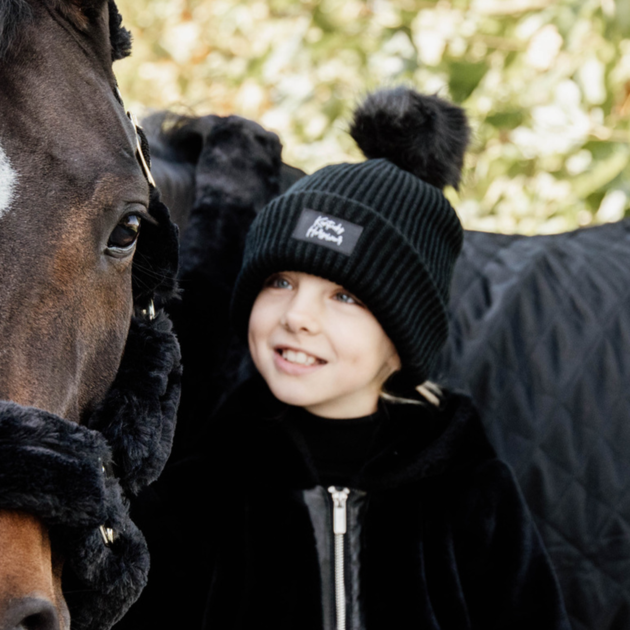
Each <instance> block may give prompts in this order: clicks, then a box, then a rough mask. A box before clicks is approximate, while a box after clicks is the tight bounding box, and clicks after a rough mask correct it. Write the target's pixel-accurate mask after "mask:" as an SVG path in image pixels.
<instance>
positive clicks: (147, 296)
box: [0, 94, 181, 630]
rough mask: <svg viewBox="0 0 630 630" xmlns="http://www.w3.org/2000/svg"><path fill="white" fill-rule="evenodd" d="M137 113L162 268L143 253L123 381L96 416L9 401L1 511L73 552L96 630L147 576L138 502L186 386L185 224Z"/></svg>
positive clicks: (168, 440)
mask: <svg viewBox="0 0 630 630" xmlns="http://www.w3.org/2000/svg"><path fill="white" fill-rule="evenodd" d="M117 96H118V99H119V100H120V102H121V103H122V99H120V97H119V96H120V95H119V94H117ZM129 118H130V120H131V122H132V124H133V125H134V129H135V133H136V157H137V159H138V162H139V163H140V166H141V168H142V171H143V173H144V176H145V177H146V179H147V182H148V183H149V191H150V202H149V213H150V214H151V216H152V217H153V218H154V219H155V225H153V224H150V223H147V225H146V226H143V230H142V235H141V237H140V238H139V239H138V243H137V249H136V254H135V255H136V257H137V256H138V255H139V254H140V255H141V256H142V257H143V261H144V263H147V261H148V266H149V267H150V274H147V275H144V276H142V274H143V267H142V266H138V267H137V268H136V266H135V259H134V270H133V277H134V281H133V282H132V286H133V293H134V296H133V297H134V307H135V313H136V316H134V317H132V320H131V323H130V328H129V334H128V337H127V342H126V345H125V349H124V352H123V356H122V360H121V363H120V367H119V370H118V373H117V375H116V377H115V379H114V382H113V383H112V385H111V386H110V388H109V390H108V392H107V394H106V396H105V398H104V399H103V400H102V401H101V402H100V403H99V404H98V406H97V407H96V408H95V410H94V411H93V413H92V414H91V415H90V417H89V418H88V420H87V422H86V423H85V425H78V424H75V423H73V422H70V421H68V420H65V419H64V418H61V417H59V416H56V415H55V414H51V413H48V412H46V411H43V410H41V409H36V408H33V407H24V406H21V405H18V404H16V403H13V402H9V401H0V509H7V510H22V511H26V512H29V513H31V514H34V515H35V516H37V517H39V518H40V519H41V520H42V522H43V523H44V524H45V525H46V526H47V527H48V530H49V533H50V537H51V541H52V542H53V544H54V545H56V546H57V547H58V548H59V549H60V550H61V552H62V554H63V555H64V557H65V558H66V562H65V565H64V575H63V580H62V581H63V585H62V586H63V590H64V596H65V598H66V603H67V604H68V608H69V610H70V616H71V619H72V627H73V628H81V629H84V630H86V629H89V630H107V629H108V628H110V627H111V626H112V625H113V624H114V623H115V622H116V621H117V620H118V619H119V618H120V617H122V616H123V615H124V613H125V612H126V611H127V609H128V608H129V606H130V605H131V604H132V603H133V602H134V601H135V600H136V599H137V597H138V596H139V595H140V592H141V591H142V589H143V588H144V585H145V584H146V580H147V576H148V569H149V558H148V550H147V546H146V542H145V541H144V537H143V536H142V533H141V532H140V531H139V530H138V528H137V527H136V526H135V525H134V523H133V522H132V520H131V519H130V517H129V499H130V498H131V497H133V496H135V495H137V494H138V493H139V492H140V491H141V490H142V489H143V488H144V487H146V486H147V485H148V484H150V483H151V482H152V481H154V480H155V479H156V478H157V477H158V475H159V474H160V472H161V471H162V469H163V467H164V465H165V463H166V460H167V458H168V455H169V454H170V449H171V445H172V440H173V433H174V429H175V417H176V412H177V406H178V403H179V394H180V387H181V365H180V359H181V355H180V351H179V344H178V343H177V339H176V338H175V335H174V333H173V331H172V325H171V322H170V320H169V318H168V316H167V315H166V313H165V312H164V310H163V306H164V304H165V303H166V302H167V301H168V300H169V299H170V298H171V297H173V296H174V295H175V294H176V290H177V289H176V273H177V264H178V238H177V237H178V230H177V226H175V225H174V224H173V223H172V222H171V220H170V216H169V212H168V209H167V208H166V206H164V204H163V203H162V202H161V200H160V195H159V192H158V190H157V188H156V185H155V181H154V179H153V177H152V175H151V169H150V157H149V154H148V143H147V142H146V138H144V134H143V132H142V129H141V127H140V126H139V125H138V123H137V121H136V119H135V117H134V116H133V115H131V114H130V115H129ZM145 227H146V230H145ZM145 232H146V235H145ZM143 236H144V237H145V238H144V239H143V238H142V237H143ZM145 266H146V264H145ZM136 275H137V276H141V277H140V278H139V279H138V280H137V281H136V277H135V276H136ZM16 462H20V466H17V467H16V466H15V463H16ZM66 584H69V587H68V588H67V587H66Z"/></svg>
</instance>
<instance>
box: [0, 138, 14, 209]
mask: <svg viewBox="0 0 630 630" xmlns="http://www.w3.org/2000/svg"><path fill="white" fill-rule="evenodd" d="M16 181H17V173H16V172H15V171H14V170H13V169H12V168H11V163H10V162H9V158H8V157H7V155H6V153H5V152H4V151H3V150H2V147H1V146H0V219H1V218H2V217H3V215H4V214H6V212H7V211H8V210H9V207H10V206H11V202H12V201H13V196H14V193H15V183H16Z"/></svg>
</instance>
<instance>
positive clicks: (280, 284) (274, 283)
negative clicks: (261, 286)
mask: <svg viewBox="0 0 630 630" xmlns="http://www.w3.org/2000/svg"><path fill="white" fill-rule="evenodd" d="M265 286H266V287H271V288H272V289H291V288H292V286H291V283H290V282H289V281H288V280H287V279H286V278H285V277H283V276H278V275H273V276H271V277H270V278H268V279H267V281H266V282H265Z"/></svg>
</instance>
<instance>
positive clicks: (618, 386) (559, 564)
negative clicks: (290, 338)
mask: <svg viewBox="0 0 630 630" xmlns="http://www.w3.org/2000/svg"><path fill="white" fill-rule="evenodd" d="M231 118H232V120H236V117H231ZM218 120H219V119H218V117H216V116H204V117H199V118H194V117H177V116H175V115H172V114H164V113H162V114H155V115H154V116H153V117H152V119H151V120H150V121H149V125H148V131H149V141H150V144H151V147H152V149H155V152H156V156H157V158H158V159H157V160H156V162H157V163H158V165H159V167H158V168H157V169H156V173H157V175H158V181H159V183H160V185H161V186H163V187H164V190H165V192H168V194H170V195H171V200H170V203H172V204H173V206H174V207H176V208H178V220H179V221H180V222H181V224H182V225H186V223H188V215H189V214H190V213H191V211H193V214H194V215H195V216H196V218H197V220H198V221H197V224H195V226H193V223H192V222H191V223H190V226H189V232H188V233H186V232H185V233H184V235H183V237H182V270H183V271H184V273H185V274H187V275H184V276H183V277H182V288H183V289H184V291H186V290H187V288H188V287H187V285H186V283H187V282H188V281H190V283H191V286H190V288H188V291H189V294H188V297H187V298H186V299H185V300H184V302H186V301H187V300H188V301H189V302H192V303H193V308H192V309H191V310H190V311H189V312H188V311H186V312H184V311H182V312H181V313H176V315H177V316H178V317H179V318H180V319H181V320H182V324H180V327H181V331H182V333H181V341H182V347H183V353H184V360H185V361H186V364H187V365H188V366H189V369H188V373H187V376H186V378H187V379H188V389H187V390H186V384H185V386H184V387H185V388H184V396H183V400H182V408H181V414H180V419H179V422H180V429H181V431H180V435H183V436H184V438H185V439H187V440H194V436H195V435H196V431H197V430H198V429H199V427H198V426H195V425H194V422H195V419H198V417H199V416H200V414H199V413H198V412H197V409H205V408H207V404H206V399H207V398H209V399H212V396H211V395H208V389H209V388H210V384H211V383H212V382H213V381H216V380H217V379H220V378H222V374H218V375H217V374H212V373H211V369H210V368H209V367H208V365H209V364H211V363H212V357H213V356H214V354H212V355H210V354H209V352H210V348H212V347H213V346H217V345H219V344H218V341H217V338H216V337H217V335H216V334H215V335H214V337H213V338H212V340H209V341H208V342H207V343H204V341H203V339H204V338H203V335H204V334H211V333H208V332H207V331H208V330H209V328H211V327H210V326H209V324H208V322H209V321H210V319H209V318H210V315H208V316H204V319H203V321H200V322H199V324H200V325H198V326H196V325H195V323H196V321H195V318H196V317H197V314H198V313H199V312H208V308H209V304H208V303H207V301H208V300H209V297H208V294H211V293H212V291H218V290H220V289H221V286H215V285H217V281H216V279H215V277H216V276H217V275H218V274H217V273H216V272H215V270H214V269H213V265H214V266H215V267H216V265H217V264H220V265H221V269H222V274H223V275H225V271H224V269H225V267H226V265H229V264H230V261H229V260H226V254H225V252H223V253H222V254H221V253H217V254H214V253H213V249H217V250H219V249H220V248H221V242H220V241H217V242H213V240H212V239H213V238H215V239H216V238H217V237H216V233H217V232H218V231H219V228H221V229H223V231H224V232H227V228H226V227H225V226H228V227H229V228H230V229H231V230H233V231H240V236H232V239H233V241H234V242H239V239H240V242H242V241H243V240H244V235H245V233H246V231H247V228H248V226H249V222H250V221H251V220H252V219H253V216H254V214H253V212H252V213H250V215H249V216H245V215H244V216H243V217H241V218H240V219H239V220H240V221H241V223H240V225H237V221H236V220H233V221H231V222H230V217H211V216H208V217H207V218H206V219H205V222H204V221H203V216H202V215H203V212H202V211H200V212H197V213H196V214H195V208H196V207H198V208H202V206H203V204H202V203H198V205H197V206H196V205H195V204H196V203H197V200H196V191H195V187H196V183H197V180H199V178H203V177H204V172H205V171H209V170H210V169H212V168H213V167H214V170H215V171H217V172H220V171H221V168H226V167H225V166H224V165H223V162H222V157H221V156H223V157H225V155H226V150H225V147H224V146H223V145H221V146H220V150H216V151H214V153H213V142H216V140H217V139H216V138H215V137H214V136H213V131H212V130H213V129H214V128H215V125H216V124H217V121H218ZM241 121H242V122H241V124H242V130H241V134H242V138H247V139H248V146H249V147H250V149H249V150H250V151H251V146H257V145H258V146H259V147H262V146H263V144H264V138H265V131H264V130H263V129H262V128H261V127H260V126H259V125H257V124H256V123H253V122H251V121H245V120H242V119H241ZM235 126H236V125H233V128H235ZM267 135H272V134H267ZM204 148H206V149H207V154H208V155H211V156H212V158H213V159H215V160H216V164H215V165H213V164H212V163H211V162H210V161H208V160H207V159H206V161H205V162H204V161H203V160H200V159H199V156H200V154H201V153H202V151H203V150H204ZM231 152H232V154H231V155H230V162H229V163H230V164H232V165H233V168H235V169H238V168H239V166H238V165H239V163H247V162H251V161H252V160H251V159H249V160H245V159H240V158H239V153H238V152H239V147H238V141H236V142H234V145H233V146H232V147H231ZM282 168H283V169H284V170H281V175H283V174H284V173H286V172H287V171H286V169H287V168H288V167H286V165H284V166H283V167H282ZM206 174H207V173H206ZM300 174H301V173H300V172H299V171H297V170H295V169H293V170H290V171H288V175H289V178H288V181H287V182H286V183H284V182H283V184H282V185H281V186H280V187H279V191H280V192H281V191H282V190H284V189H286V187H287V186H288V185H289V184H290V183H291V180H295V179H297V178H299V177H300ZM248 175H249V173H248V172H247V171H243V172H241V173H240V177H241V179H242V181H244V182H245V181H246V180H247V178H248ZM283 179H284V178H283ZM243 205H244V206H245V205H246V204H243ZM251 205H252V207H253V206H254V205H255V204H254V202H253V200H252V204H251ZM202 209H203V208H202ZM212 222H214V223H212ZM199 226H201V227H199ZM193 227H194V230H196V232H193V231H192V230H193ZM195 242H196V249H194V247H192V246H191V245H190V244H193V246H194V244H195ZM224 249H225V248H224ZM234 256H235V258H237V259H238V260H237V262H236V264H235V270H233V275H234V277H235V275H236V273H237V271H238V264H239V261H240V259H239V258H238V255H237V254H235V255H234ZM193 280H194V282H193ZM213 283H214V284H213ZM196 284H200V285H201V286H200V287H199V290H196V287H195V285H196ZM209 286H212V291H209V290H208V287H209ZM185 295H186V294H185ZM204 301H205V302H204ZM449 310H450V320H451V332H450V336H449V339H448V342H447V344H446V347H445V348H444V350H443V353H442V356H441V358H440V362H439V365H438V367H437V368H436V371H435V373H434V375H433V377H434V378H433V380H435V381H436V382H438V383H440V384H444V385H447V386H450V387H452V388H455V389H459V390H464V391H466V392H467V393H469V394H470V395H471V396H472V398H473V400H474V401H475V404H476V406H477V407H478V408H479V410H480V414H481V417H482V419H483V422H484V425H485V427H486V430H487V432H488V435H489V437H490V438H491V441H492V443H493V445H494V447H495V448H496V450H497V452H498V454H499V456H500V457H501V458H502V459H504V460H505V461H507V462H508V463H509V464H510V465H511V466H512V467H513V468H514V470H515V473H516V475H517V477H518V479H519V482H520V484H521V487H522V490H523V493H524V495H525V498H526V500H527V503H528V505H529V507H530V509H531V511H532V514H533V516H534V519H535V521H536V523H537V526H538V528H539V530H540V533H541V535H542V537H543V539H544V540H545V544H546V546H547V549H548V552H549V554H550V556H551V559H552V561H553V564H554V566H555V568H556V571H557V574H558V578H559V581H560V585H561V588H562V590H563V593H564V598H565V603H566V606H567V611H568V613H569V616H570V618H571V620H572V623H573V625H574V627H575V628H580V629H584V630H621V629H622V628H623V629H627V628H629V627H630V463H629V462H630V459H629V458H628V453H629V452H630V422H629V421H628V418H629V417H630V393H629V392H630V389H629V388H628V383H630V219H625V220H622V221H619V222H617V223H612V224H607V225H602V226H596V227H590V228H584V229H579V230H575V231H572V232H568V233H564V234H554V235H549V236H533V237H528V236H522V235H503V234H489V233H483V232H475V231H470V230H469V231H466V233H465V238H464V248H463V251H462V255H461V256H460V259H459V260H458V262H457V265H456V267H455V272H454V278H453V285H452V293H451V303H450V306H449ZM212 317H214V318H216V317H217V316H216V314H212ZM216 328H217V329H218V330H226V329H227V328H228V322H227V321H223V322H220V325H219V326H217V327H216ZM232 349H233V350H234V352H235V354H236V355H238V353H239V352H240V355H241V356H240V357H239V356H235V357H234V360H233V367H234V369H233V370H232V372H231V373H230V374H229V377H228V378H226V379H225V381H224V384H223V385H222V386H220V387H215V392H216V391H217V390H218V391H220V390H221V387H223V388H225V387H228V385H229V384H230V382H231V384H232V385H233V384H234V382H238V381H239V379H241V380H243V379H245V378H247V377H248V376H249V375H250V374H251V370H252V369H253V368H252V366H251V363H249V362H248V360H247V358H246V347H245V346H244V345H242V344H241V345H240V346H239V345H238V343H237V345H236V346H235V347H233V348H232ZM212 352H213V353H215V354H216V350H214V349H213V350H212ZM209 357H210V358H209ZM204 370H206V372H205V373H204ZM196 395H198V396H199V397H200V400H199V401H197V400H195V396H196ZM189 410H191V411H189Z"/></svg>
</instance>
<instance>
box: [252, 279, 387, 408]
mask: <svg viewBox="0 0 630 630" xmlns="http://www.w3.org/2000/svg"><path fill="white" fill-rule="evenodd" d="M249 349H250V352H251V354H252V358H253V360H254V363H255V364H256V367H257V368H258V371H259V372H260V373H261V375H262V376H263V378H264V379H265V381H266V382H267V385H268V386H269V389H270V390H271V391H272V393H273V394H274V396H275V397H276V398H278V400H281V401H282V402H285V403H288V404H290V405H295V406H297V407H304V408H305V409H306V410H307V411H310V412H311V413H314V414H316V415H318V416H322V417H325V418H355V417H361V416H365V415H369V414H371V413H373V412H374V411H376V407H377V403H378V396H379V394H380V391H381V387H382V385H383V383H384V382H385V381H386V380H387V378H388V377H389V376H390V375H391V374H393V372H395V371H396V370H398V369H400V359H399V358H398V354H397V352H396V349H395V348H394V345H393V344H392V342H391V341H390V339H389V337H388V336H387V335H386V334H385V332H384V331H383V329H382V328H381V326H380V324H379V323H378V321H376V318H375V317H374V315H372V313H370V311H368V309H367V308H365V307H364V306H363V305H361V304H360V303H359V302H358V301H357V300H356V299H355V298H354V297H353V296H352V295H351V294H350V293H348V292H347V291H346V290H345V289H343V288H342V287H340V286H339V285H338V284H335V283H334V282H330V281H328V280H324V279H323V278H319V277H317V276H312V275H310V274H306V273H302V272H294V271H287V272H282V273H278V274H274V275H273V276H271V277H270V278H268V279H267V281H266V282H265V286H264V287H263V289H262V290H261V292H260V293H259V295H258V297H257V298H256V302H255V303H254V307H253V309H252V314H251V316H250V320H249Z"/></svg>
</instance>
